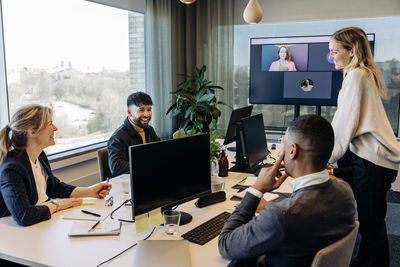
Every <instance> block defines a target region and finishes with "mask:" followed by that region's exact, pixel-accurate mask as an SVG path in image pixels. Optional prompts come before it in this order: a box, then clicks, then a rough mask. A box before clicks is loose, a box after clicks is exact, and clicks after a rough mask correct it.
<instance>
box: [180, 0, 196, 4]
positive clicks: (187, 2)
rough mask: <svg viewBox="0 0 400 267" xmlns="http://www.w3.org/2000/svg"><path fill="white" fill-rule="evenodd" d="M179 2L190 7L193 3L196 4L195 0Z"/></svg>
mask: <svg viewBox="0 0 400 267" xmlns="http://www.w3.org/2000/svg"><path fill="white" fill-rule="evenodd" d="M181 2H182V3H184V4H188V5H190V4H192V3H194V2H196V0H181Z"/></svg>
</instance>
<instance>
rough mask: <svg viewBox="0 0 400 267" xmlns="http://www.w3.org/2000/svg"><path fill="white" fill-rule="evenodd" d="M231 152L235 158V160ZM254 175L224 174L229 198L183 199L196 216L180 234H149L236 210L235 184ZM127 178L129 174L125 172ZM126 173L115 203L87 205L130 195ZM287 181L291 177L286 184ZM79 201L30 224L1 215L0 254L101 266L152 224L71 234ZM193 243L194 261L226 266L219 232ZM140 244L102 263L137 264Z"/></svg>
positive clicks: (31, 261)
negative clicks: (206, 202) (204, 203)
mask: <svg viewBox="0 0 400 267" xmlns="http://www.w3.org/2000/svg"><path fill="white" fill-rule="evenodd" d="M231 160H232V158H230V161H231ZM246 176H251V175H249V174H244V173H234V172H229V176H228V177H224V178H222V180H223V181H224V182H225V189H224V191H225V192H226V197H227V200H226V201H224V202H221V203H217V204H214V205H211V206H208V207H204V208H197V207H196V206H195V205H194V200H193V201H189V202H187V203H184V204H182V205H180V206H179V207H178V210H181V211H186V212H189V213H190V214H191V215H192V216H193V220H192V222H190V223H189V224H187V225H184V226H180V228H179V233H178V234H177V235H176V236H169V235H167V234H165V233H164V231H163V228H162V227H161V226H159V227H157V228H156V230H155V231H154V233H153V234H152V235H151V237H150V238H149V239H150V240H165V239H169V240H170V239H177V240H179V239H182V238H181V234H183V233H186V232H187V231H189V230H190V229H192V228H194V227H196V226H198V225H200V224H201V223H203V222H205V221H207V220H208V219H210V218H212V217H214V216H216V215H217V214H219V213H221V212H223V211H229V212H232V211H233V209H234V206H235V205H236V204H238V203H239V202H238V201H232V200H230V198H231V197H232V196H233V194H234V193H235V192H237V190H236V189H232V188H231V187H232V186H233V185H235V184H236V183H238V182H239V181H241V180H242V179H244V178H245V177H246ZM122 179H127V180H129V176H128V175H126V176H124V177H123V178H122ZM120 181H121V179H120V178H118V177H116V178H114V179H111V181H110V182H111V183H112V184H113V188H112V190H111V192H110V194H111V195H113V196H114V205H113V206H112V207H105V205H104V204H105V200H103V199H99V200H96V204H95V205H94V206H88V207H87V208H88V209H89V208H91V207H93V208H98V209H109V210H110V211H111V210H112V209H114V208H116V207H117V206H119V205H120V204H121V203H122V202H123V201H124V200H126V199H128V198H129V197H130V195H129V194H127V193H124V190H123V188H122V184H121V182H120ZM287 186H288V183H287V185H286V187H287ZM81 208H82V207H76V208H72V209H68V210H63V211H60V212H57V213H55V214H53V216H52V218H51V219H50V220H48V221H44V222H41V223H38V224H36V225H33V226H29V227H21V226H18V225H17V223H16V222H15V221H14V220H13V218H12V217H11V216H8V217H4V218H1V219H0V232H1V238H0V258H3V259H6V260H9V261H13V262H17V263H21V264H25V265H28V266H97V265H98V264H100V263H101V262H103V261H105V260H107V259H109V258H111V257H113V256H114V255H116V254H118V253H119V252H121V251H123V250H125V249H126V248H128V247H129V246H131V245H132V244H134V243H136V242H137V241H138V240H142V239H144V238H145V237H147V236H148V235H149V234H150V232H151V230H152V229H150V230H147V231H145V232H142V233H140V234H136V229H135V225H134V223H125V222H124V223H122V228H121V234H120V235H119V236H89V237H69V236H68V232H69V230H70V228H71V225H72V223H73V221H71V220H65V219H62V217H63V216H64V215H65V214H67V213H69V212H71V211H72V210H73V209H81ZM131 214H132V213H131V207H130V206H129V207H125V206H123V207H122V208H121V209H120V210H119V211H117V212H116V213H115V214H114V218H123V219H131ZM189 244H190V253H191V258H192V265H193V266H207V267H213V266H227V265H228V263H229V260H227V259H224V258H222V257H221V256H220V254H219V252H218V238H214V239H213V240H211V241H210V242H208V243H207V244H205V245H203V246H200V245H197V244H194V243H191V242H190V243H189ZM135 248H136V247H134V248H132V249H130V250H129V251H127V252H125V253H124V254H122V255H121V256H119V257H117V258H116V259H114V260H112V261H110V262H109V263H107V264H104V265H102V266H132V264H133V258H134V254H135Z"/></svg>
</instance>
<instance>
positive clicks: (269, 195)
mask: <svg viewBox="0 0 400 267" xmlns="http://www.w3.org/2000/svg"><path fill="white" fill-rule="evenodd" d="M246 192H247V190H243V191H242V192H239V193H234V194H233V195H234V196H235V197H238V198H244V195H245V194H246ZM278 197H279V195H277V194H273V193H268V192H267V193H265V194H264V196H263V198H264V199H265V200H266V201H271V200H274V199H277V198H278Z"/></svg>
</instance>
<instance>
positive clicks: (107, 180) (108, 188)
mask: <svg viewBox="0 0 400 267" xmlns="http://www.w3.org/2000/svg"><path fill="white" fill-rule="evenodd" d="M106 182H107V184H109V183H110V177H107V179H106ZM106 190H107V191H110V187H108V186H107V188H106Z"/></svg>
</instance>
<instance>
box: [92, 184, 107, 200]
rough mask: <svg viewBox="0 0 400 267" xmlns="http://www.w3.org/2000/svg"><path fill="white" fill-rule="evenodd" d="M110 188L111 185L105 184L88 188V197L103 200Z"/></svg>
mask: <svg viewBox="0 0 400 267" xmlns="http://www.w3.org/2000/svg"><path fill="white" fill-rule="evenodd" d="M111 188H112V185H111V184H109V183H105V182H104V183H98V184H95V185H92V186H90V187H88V189H89V194H90V195H89V196H88V197H97V198H104V197H105V196H107V195H108V193H110V190H111Z"/></svg>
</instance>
